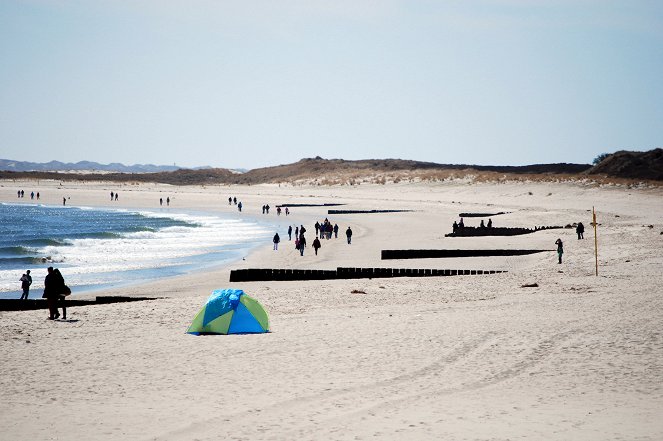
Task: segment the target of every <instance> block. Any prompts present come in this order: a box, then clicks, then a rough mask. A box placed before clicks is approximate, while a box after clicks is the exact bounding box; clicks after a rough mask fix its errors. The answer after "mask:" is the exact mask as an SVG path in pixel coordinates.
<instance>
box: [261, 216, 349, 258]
mask: <svg viewBox="0 0 663 441" xmlns="http://www.w3.org/2000/svg"><path fill="white" fill-rule="evenodd" d="M304 233H306V228H305V227H304V225H300V226H298V227H297V226H295V229H294V234H295V249H296V250H297V251H299V255H300V256H303V255H304V249H305V248H306V236H304ZM332 233H334V234H335V237H338V225H337V224H334V225H333V226H332V224H331V222H329V220H328V219H325V220H324V222H323V223H322V224H320V222H316V223H315V239H313V243H312V244H311V246H312V247H313V250H314V251H315V255H316V256H317V255H318V250H319V249H320V248H322V243H321V242H320V239H327V240H329V239H331V235H332ZM292 235H293V229H292V225H289V226H288V240H292ZM345 236H346V237H347V239H348V244H351V243H352V228H350V227H348V229H347V230H345ZM272 243H273V244H274V251H277V250H278V249H279V243H281V236H279V233H278V232H277V233H276V234H274V237H273V238H272Z"/></svg>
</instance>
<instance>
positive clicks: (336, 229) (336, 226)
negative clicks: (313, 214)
mask: <svg viewBox="0 0 663 441" xmlns="http://www.w3.org/2000/svg"><path fill="white" fill-rule="evenodd" d="M334 239H338V224H334Z"/></svg>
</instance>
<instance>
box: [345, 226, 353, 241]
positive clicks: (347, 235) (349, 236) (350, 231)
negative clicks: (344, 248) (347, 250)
mask: <svg viewBox="0 0 663 441" xmlns="http://www.w3.org/2000/svg"><path fill="white" fill-rule="evenodd" d="M345 236H346V237H347V238H348V245H349V244H351V243H352V229H351V228H350V227H348V229H347V230H345Z"/></svg>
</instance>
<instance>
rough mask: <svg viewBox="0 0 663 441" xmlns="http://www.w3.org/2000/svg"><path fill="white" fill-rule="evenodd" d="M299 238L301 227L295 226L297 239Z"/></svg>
mask: <svg viewBox="0 0 663 441" xmlns="http://www.w3.org/2000/svg"><path fill="white" fill-rule="evenodd" d="M297 239H299V227H295V240H297Z"/></svg>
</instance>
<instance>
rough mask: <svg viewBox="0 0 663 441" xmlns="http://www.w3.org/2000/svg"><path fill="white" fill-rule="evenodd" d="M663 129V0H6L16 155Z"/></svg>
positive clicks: (188, 153)
mask: <svg viewBox="0 0 663 441" xmlns="http://www.w3.org/2000/svg"><path fill="white" fill-rule="evenodd" d="M661 146H663V1H660V0H652V1H641V0H623V1H612V0H492V1H489V0H483V1H482V0H475V1H473V0H448V1H443V0H438V1H432V0H431V1H425V0H402V1H401V0H334V1H319V0H283V1H278V0H255V1H251V0H237V1H235V0H227V1H225V0H88V1H83V0H50V1H47V0H30V1H12V0H0V158H2V159H13V160H20V161H35V162H48V161H51V160H59V161H63V162H78V161H82V160H89V161H96V162H100V163H104V164H106V163H111V162H121V163H124V164H127V165H128V164H148V163H149V164H158V165H171V164H176V165H178V166H182V167H196V166H205V165H208V166H212V167H223V168H246V169H252V168H258V167H265V166H272V165H279V164H287V163H291V162H296V161H298V160H299V159H302V158H307V157H315V156H321V157H323V158H342V159H348V160H351V159H385V158H400V159H412V160H419V161H429V162H437V163H445V164H479V165H525V164H538V163H553V162H573V163H591V161H592V160H593V159H594V158H595V157H596V156H597V155H599V154H601V153H604V152H608V153H611V152H614V151H617V150H649V149H652V148H656V147H661Z"/></svg>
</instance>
